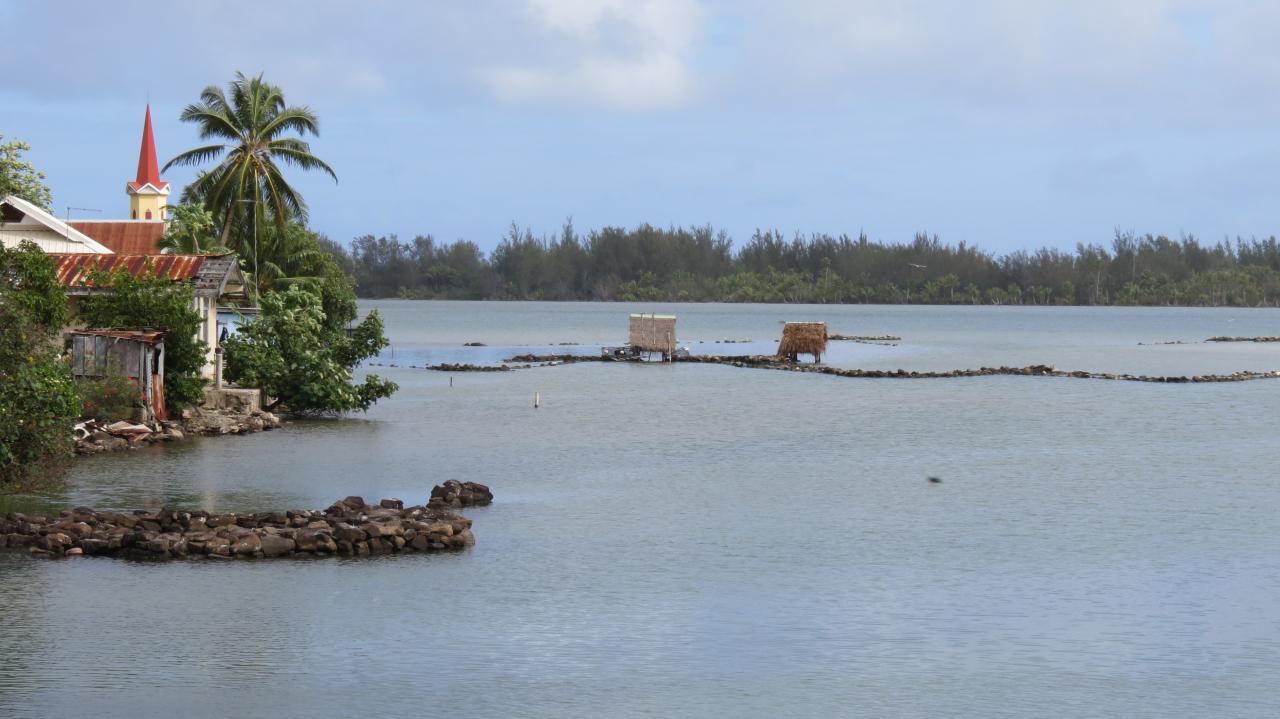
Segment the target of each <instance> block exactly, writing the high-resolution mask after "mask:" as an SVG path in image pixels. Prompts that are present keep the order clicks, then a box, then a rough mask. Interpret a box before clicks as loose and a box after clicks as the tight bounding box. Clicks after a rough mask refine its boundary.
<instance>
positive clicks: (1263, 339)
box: [1205, 337, 1280, 342]
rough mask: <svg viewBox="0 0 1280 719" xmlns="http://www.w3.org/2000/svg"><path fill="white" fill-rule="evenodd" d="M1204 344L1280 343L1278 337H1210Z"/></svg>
mask: <svg viewBox="0 0 1280 719" xmlns="http://www.w3.org/2000/svg"><path fill="white" fill-rule="evenodd" d="M1205 342H1280V337H1210V338H1209V339H1207V340H1205Z"/></svg>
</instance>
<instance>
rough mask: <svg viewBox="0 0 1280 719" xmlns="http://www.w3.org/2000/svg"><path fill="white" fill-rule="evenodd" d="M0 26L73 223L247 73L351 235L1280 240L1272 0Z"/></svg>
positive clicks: (362, 15)
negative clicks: (304, 118) (304, 142)
mask: <svg viewBox="0 0 1280 719" xmlns="http://www.w3.org/2000/svg"><path fill="white" fill-rule="evenodd" d="M0 27H4V28H5V41H4V42H3V43H0V69H2V70H3V74H4V78H5V80H4V82H3V83H0V134H3V135H4V138H5V140H6V141H7V140H12V139H15V138H16V139H21V140H24V141H26V142H28V143H29V144H30V145H31V146H32V149H31V151H30V153H28V155H27V159H29V160H31V161H32V162H33V163H35V164H36V165H37V166H38V167H40V168H41V169H43V170H44V171H45V172H46V173H47V175H48V178H47V180H48V182H49V184H50V185H51V187H52V189H53V193H54V207H55V209H56V210H57V213H58V214H59V216H62V215H65V214H67V212H68V210H67V208H68V207H72V208H87V209H79V210H77V209H72V210H70V215H71V217H73V218H77V217H80V218H98V217H100V218H112V217H125V216H127V211H128V200H127V197H126V196H125V193H124V183H125V182H126V181H128V180H130V179H132V177H133V174H134V170H135V168H136V165H137V153H138V143H139V137H140V134H141V125H142V116H143V110H144V107H145V105H146V104H147V102H150V103H151V107H152V113H153V120H154V123H155V135H156V143H157V149H158V152H159V154H160V156H161V161H162V162H163V161H164V160H167V159H168V158H170V157H173V156H174V155H176V154H177V153H179V152H181V151H183V150H185V149H188V148H190V147H194V146H196V145H197V144H199V138H198V136H197V134H196V128H195V127H194V126H193V125H190V124H185V123H182V122H180V121H179V119H178V116H179V114H180V113H181V111H182V109H183V107H185V106H186V105H187V104H190V103H192V102H195V101H196V100H197V99H198V97H199V93H200V91H201V90H202V89H203V88H204V87H205V86H207V85H211V84H221V85H225V84H226V83H227V82H228V81H229V80H231V79H232V78H233V77H234V74H235V72H236V71H243V72H245V73H246V74H257V73H262V74H263V75H264V77H265V79H266V80H268V81H269V82H272V83H273V84H276V85H279V86H280V87H282V88H283V90H284V93H285V98H286V100H287V101H288V102H289V103H290V104H295V105H306V106H309V107H310V108H311V109H312V110H314V111H315V112H316V113H317V114H318V116H319V118H320V134H319V136H318V137H309V138H308V140H309V141H310V142H311V146H312V150H313V152H314V153H315V154H316V155H318V156H319V157H321V158H323V159H324V160H326V161H327V162H328V163H329V164H330V165H331V166H333V168H334V169H335V171H336V172H337V175H338V179H339V181H338V182H337V183H336V184H335V183H334V182H333V181H332V180H330V179H329V178H327V177H325V176H322V175H318V174H315V175H307V174H302V173H299V172H298V171H292V172H291V174H290V175H289V177H290V178H291V180H292V181H293V183H294V184H295V186H296V187H298V188H299V189H300V190H301V191H302V193H303V195H304V197H305V198H306V199H307V202H308V204H309V205H310V209H311V226H312V228H313V229H315V230H317V231H320V232H323V233H325V234H326V235H328V236H329V237H331V238H333V239H335V240H339V241H343V242H345V241H349V240H350V239H351V238H353V237H356V236H359V235H363V234H374V235H389V234H397V235H399V236H400V238H401V239H404V240H408V239H410V238H412V237H413V236H415V235H419V234H422V235H425V234H431V235H434V236H435V237H436V238H437V239H438V240H442V241H452V240H456V239H469V240H473V241H475V242H476V243H478V244H479V245H480V246H481V247H482V248H484V249H486V250H488V249H491V248H492V247H493V246H494V245H496V243H497V242H498V241H499V240H500V239H501V237H502V236H503V235H504V233H505V232H506V231H507V228H509V227H510V225H511V224H512V223H513V222H514V223H516V224H517V225H519V226H520V227H521V228H525V227H528V228H531V229H532V230H533V232H534V233H535V234H548V235H553V234H556V233H557V232H558V231H559V228H560V226H561V224H562V223H563V222H564V221H565V220H566V219H568V218H572V220H573V223H574V225H575V226H576V227H577V228H578V230H580V231H585V230H589V229H592V228H598V227H602V226H605V225H615V226H619V225H620V226H627V227H631V226H635V225H637V224H639V223H643V222H647V223H650V224H653V225H658V226H664V227H665V226H672V225H676V226H690V225H707V224H710V225H712V226H713V227H715V228H723V229H725V230H727V231H728V232H729V233H730V235H731V236H733V237H734V238H735V239H736V240H738V241H739V242H741V241H743V240H745V239H747V238H749V237H750V235H751V233H752V232H753V231H754V230H756V229H757V228H761V229H778V230H781V231H783V232H784V233H786V234H788V235H790V234H792V233H794V232H797V231H799V232H802V233H805V234H809V233H814V232H826V233H831V234H839V233H848V234H850V235H851V236H856V235H857V234H858V233H859V232H865V233H866V234H867V235H868V236H869V237H870V238H871V239H873V240H879V241H887V242H897V241H910V239H911V237H912V236H913V235H914V234H915V233H916V232H921V231H924V232H929V233H936V234H937V235H939V236H940V237H941V238H942V239H943V240H944V241H947V242H952V243H956V242H961V241H963V242H966V243H969V244H970V245H977V246H979V247H981V248H983V249H986V250H988V251H991V252H995V253H1005V252H1010V251H1013V250H1017V249H1035V248H1039V247H1043V246H1049V247H1059V248H1066V249H1070V248H1074V247H1075V245H1076V244H1077V243H1080V242H1083V243H1091V242H1093V243H1102V244H1109V243H1110V240H1111V238H1112V237H1113V236H1114V234H1115V231H1116V230H1117V229H1120V230H1133V231H1136V232H1139V233H1146V232H1151V233H1155V234H1166V235H1169V236H1171V237H1177V236H1179V235H1181V234H1194V235H1196V236H1198V237H1200V238H1202V239H1205V240H1208V241H1211V242H1212V241H1216V240H1218V239H1222V238H1223V237H1227V236H1230V237H1235V236H1237V235H1240V236H1245V237H1248V236H1254V235H1257V236H1269V235H1271V234H1273V233H1276V232H1278V231H1280V203H1278V202H1276V199H1277V198H1280V175H1278V173H1277V168H1280V133H1278V132H1277V128H1280V93H1278V92H1276V89H1277V87H1278V86H1280V43H1277V42H1275V40H1274V39H1275V38H1276V37H1277V36H1280V4H1277V3H1261V2H1254V1H1246V0H1216V1H1213V2H1208V1H1200V0H1127V1H1126V0H1074V2H1071V3H1063V2H1057V1H1048V0H1046V1H1040V0H968V1H967V2H952V1H950V0H897V1H896V2H891V1H888V0H884V1H879V2H876V1H870V0H831V1H827V0H811V1H806V0H792V1H791V2H785V3H783V2H768V1H764V0H759V1H756V0H738V1H732V0H595V1H592V0H505V1H504V0H470V1H469V2H465V3H453V2H433V3H401V2H394V1H385V2H384V1H380V0H366V1H365V2H362V3H347V2H344V3H336V2H324V1H320V0H309V1H307V2H293V1H292V0H278V1H275V2H271V3H259V2H252V3H249V2H219V3H201V4H198V5H194V4H182V3H172V4H166V3H161V4H156V3H143V2H128V1H117V2H111V3H102V2H96V1H95V2H89V1H84V2H74V1H70V0H68V1H63V2H41V3H36V2H26V1H24V0H0ZM193 173H194V170H193V169H186V168H179V169H173V170H170V171H168V172H166V173H165V176H164V178H165V179H166V180H168V181H169V182H170V183H172V185H173V187H174V193H175V196H176V194H177V192H178V190H179V189H180V188H181V187H182V186H184V185H185V184H186V183H187V182H188V181H189V180H190V179H191V177H192V175H193ZM90 210H100V212H91V211H90Z"/></svg>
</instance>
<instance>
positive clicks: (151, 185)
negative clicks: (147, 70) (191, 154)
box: [124, 103, 169, 220]
mask: <svg viewBox="0 0 1280 719" xmlns="http://www.w3.org/2000/svg"><path fill="white" fill-rule="evenodd" d="M124 191H125V192H126V193H127V194H128V195H129V219H131V220H163V219H165V208H166V207H168V205H169V183H167V182H164V181H163V180H161V179H160V163H159V161H157V160H156V140H155V137H154V136H153V135H152V134H151V104H150V103H148V104H147V116H146V119H145V120H143V123H142V149H141V150H139V151H138V177H137V179H135V180H134V181H133V182H130V183H129V184H127V185H125V190H124Z"/></svg>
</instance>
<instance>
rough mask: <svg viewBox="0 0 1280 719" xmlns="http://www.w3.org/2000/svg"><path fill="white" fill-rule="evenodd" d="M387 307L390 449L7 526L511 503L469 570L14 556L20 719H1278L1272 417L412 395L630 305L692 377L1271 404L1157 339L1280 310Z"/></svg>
mask: <svg viewBox="0 0 1280 719" xmlns="http://www.w3.org/2000/svg"><path fill="white" fill-rule="evenodd" d="M363 307H364V309H366V310H367V309H372V308H377V309H378V310H379V311H380V312H382V314H383V316H384V318H385V319H386V323H387V329H388V333H389V335H390V337H391V339H392V341H393V346H392V348H390V349H389V350H388V351H387V352H386V353H384V356H383V357H382V358H380V360H379V361H380V363H382V364H384V365H390V364H395V365H398V366H397V367H388V366H384V367H378V368H375V369H376V371H378V372H380V373H382V374H384V375H389V376H390V377H392V378H394V379H395V380H396V381H397V382H399V383H400V385H401V391H400V393H399V394H397V395H396V396H395V397H394V398H392V399H391V400H390V401H386V402H384V403H382V404H380V405H378V406H377V407H376V408H375V409H374V410H373V411H371V412H369V414H368V415H367V416H359V417H355V418H351V419H346V420H341V421H310V422H293V423H290V424H289V425H287V426H286V428H284V429H282V430H279V431H276V432H271V433H266V434H260V435H255V436H251V437H243V438H225V439H210V440H200V441H194V442H190V443H186V444H183V445H181V446H173V447H163V448H153V449H148V450H142V451H137V452H131V453H123V454H118V455H113V456H103V457H94V458H88V459H84V460H81V461H79V462H78V463H77V464H76V466H75V467H74V469H73V471H72V472H71V474H70V476H69V477H68V482H67V485H66V486H65V487H63V488H61V489H58V490H56V491H51V492H48V493H46V494H42V495H39V496H23V497H10V498H3V499H0V509H7V508H16V509H20V510H24V511H56V510H57V509H60V508H65V507H69V506H74V505H81V504H85V505H91V506H97V507H102V508H117V509H132V508H151V507H157V508H158V507H159V506H161V505H162V504H165V503H171V504H179V505H183V506H189V507H202V508H205V509H210V510H244V511H251V510H260V509H269V508H286V507H298V506H302V507H323V506H327V505H328V504H329V503H330V502H332V501H333V500H334V499H337V498H340V497H343V496H345V495H348V494H360V495H363V496H364V497H365V498H366V499H378V498H382V497H387V496H395V497H400V498H402V499H405V500H409V501H415V502H420V501H423V500H424V499H425V498H426V497H427V495H428V494H429V492H430V489H431V487H432V485H434V484H436V483H438V482H440V481H442V480H445V479H449V478H457V479H463V480H467V479H470V480H476V481H480V482H483V483H486V484H489V485H490V486H492V487H493V489H494V492H495V494H496V495H497V501H496V503H495V504H494V505H493V506H492V507H488V508H479V509H472V510H469V511H467V512H466V514H467V515H468V516H470V517H472V518H473V519H474V520H475V533H476V536H477V540H478V543H477V545H476V546H475V547H474V549H472V550H470V551H467V552H465V553H460V554H454V555H449V556H392V557H380V558H362V559H358V560H356V559H350V560H348V559H328V560H313V561H272V562H246V563H233V564H223V563H216V564H215V563H204V562H199V561H187V562H172V563H163V564H161V563H142V562H129V561H120V560H112V559H98V558H85V559H76V560H66V561H41V560H33V559H31V558H29V557H28V556H26V555H25V554H22V553H15V552H0V611H2V612H3V619H4V621H3V622H0V653H2V654H3V656H4V658H5V661H4V662H0V717H51V716H70V715H76V714H91V715H93V716H96V717H132V716H157V715H161V714H171V715H175V716H192V717H202V716H210V717H212V716H275V717H310V716H316V715H330V716H349V715H358V714H359V715H363V714H370V715H392V714H409V713H415V714H417V713H436V712H444V713H447V714H448V715H449V716H452V717H508V716H521V717H599V716H607V717H640V716H663V717H668V716H669V717H721V716H723V717H775V716H795V717H831V716H868V717H884V716H896V717H897V716H900V717H935V716H957V717H993V716H1019V717H1021V716H1059V717H1101V716H1126V717H1205V716H1215V717H1225V716H1230V717H1271V716H1276V715H1277V714H1280V523H1277V521H1276V517H1277V514H1278V512H1280V482H1277V469H1276V466H1277V462H1276V460H1277V455H1278V454H1280V452H1278V448H1277V444H1276V441H1275V418H1276V417H1277V416H1280V381H1275V382H1273V381H1260V382H1249V383H1233V384H1212V385H1196V386H1189V385H1152V384H1138V383H1123V382H1101V381H1081V380H1068V379H1043V378H1023V377H985V378H969V379H955V380H916V381H908V380H853V379H841V378H834V377H825V376H811V375H796V374H791V373H782V372H769V371H760V370H746V369H736V368H732V367H724V366H691V365H680V366H661V365H648V366H633V365H596V364H583V365H570V366H558V367H547V368H538V369H531V370H522V371H518V372H511V373H503V374H455V375H453V376H452V380H453V386H450V375H448V374H443V373H436V372H429V371H425V370H421V369H414V368H411V367H410V366H409V365H422V364H428V363H436V362H459V361H461V362H467V361H470V362H487V361H496V360H499V359H501V358H502V357H504V356H507V355H509V354H512V353H514V352H529V351H534V352H545V351H548V350H551V349H554V350H555V351H581V352H595V351H597V348H598V346H599V345H600V344H610V343H617V342H620V341H621V340H622V339H623V338H624V336H625V330H626V314H627V313H628V312H630V311H634V310H637V309H639V310H643V311H657V312H666V311H670V312H674V313H676V314H678V315H679V317H680V319H679V330H680V332H679V334H680V338H681V342H682V344H685V345H688V346H689V347H690V349H691V350H693V351H694V352H707V353H725V354H730V353H731V354H742V353H749V352H761V351H768V350H769V349H771V348H772V345H771V343H770V342H769V341H771V340H776V338H777V336H778V334H779V333H780V327H781V325H780V324H779V323H780V322H781V321H783V320H787V319H794V320H810V319H812V320H826V321H828V322H829V323H830V326H831V330H832V331H833V332H841V333H846V334H865V335H879V334H894V335H899V336H901V337H902V338H903V340H902V342H901V344H899V345H897V346H892V347H889V346H876V345H863V344H852V343H838V344H835V345H833V347H832V351H831V353H830V355H829V357H828V358H827V360H828V361H829V362H830V363H832V364H837V365H842V366H858V367H882V368H898V367H902V368H905V369H952V368H966V367H977V366H981V365H1001V364H1005V365H1025V364H1031V363H1047V364H1053V365H1056V366H1058V367H1059V368H1063V369H1088V370H1105V371H1125V372H1145V373H1159V374H1185V373H1207V372H1231V371H1235V370H1240V369H1254V370H1269V369H1280V345H1264V344H1258V345H1254V344H1248V345H1241V344H1230V345H1224V344H1185V345H1153V344H1144V345H1139V343H1155V342H1169V341H1175V340H1180V341H1184V342H1195V341H1199V340H1203V339H1204V338H1206V337H1209V336H1212V335H1222V334H1229V335H1276V334H1280V314H1277V313H1276V312H1275V311H1274V310H1241V309H1090V308H995V307H981V308H935V307H876V306H872V307H867V306H843V307H829V306H821V307H806V306H777V305H626V304H553V303H448V302H398V301H384V302H368V303H365V304H364V305H363ZM725 339H732V340H752V341H751V342H749V343H745V344H736V343H735V344H728V345H725V344H723V343H722V344H716V340H725ZM468 341H479V342H484V343H486V345H487V346H486V347H478V348H463V347H462V346H461V345H462V344H463V343H464V342H468ZM562 342H577V343H580V344H579V345H577V346H573V345H567V346H563V347H560V346H556V345H558V343H562ZM534 392H538V393H540V395H541V399H542V406H541V408H540V409H538V410H534V409H533V408H532V398H533V394H534ZM928 476H938V477H941V478H942V480H943V481H942V483H941V484H930V483H928V482H926V477H928Z"/></svg>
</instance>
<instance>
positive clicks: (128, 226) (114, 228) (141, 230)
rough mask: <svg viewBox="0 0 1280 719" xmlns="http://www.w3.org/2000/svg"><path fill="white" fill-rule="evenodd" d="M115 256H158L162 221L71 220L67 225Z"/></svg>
mask: <svg viewBox="0 0 1280 719" xmlns="http://www.w3.org/2000/svg"><path fill="white" fill-rule="evenodd" d="M67 224H69V225H71V226H72V227H74V228H75V229H77V230H79V231H80V232H83V233H84V234H86V235H88V236H89V237H92V238H93V239H94V240H96V241H97V242H98V243H99V244H101V245H103V246H104V247H107V248H108V249H110V250H111V251H112V252H114V253H116V254H117V255H158V254H160V238H161V237H164V228H165V222H164V220H72V221H71V222H69V223H67Z"/></svg>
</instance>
